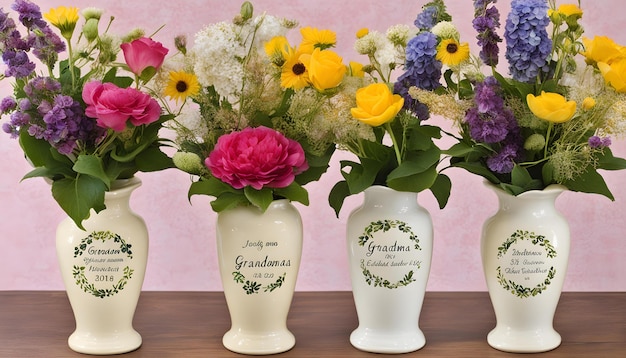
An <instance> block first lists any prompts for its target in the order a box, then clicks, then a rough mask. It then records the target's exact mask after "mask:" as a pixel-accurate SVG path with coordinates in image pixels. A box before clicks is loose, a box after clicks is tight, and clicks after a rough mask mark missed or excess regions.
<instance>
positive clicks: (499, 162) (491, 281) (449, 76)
mask: <svg viewBox="0 0 626 358" xmlns="http://www.w3.org/2000/svg"><path fill="white" fill-rule="evenodd" d="M495 3H496V1H492V0H475V1H474V10H475V12H474V18H473V20H472V25H473V27H474V29H475V30H476V31H477V33H478V35H477V36H476V38H477V39H478V46H479V47H480V53H479V55H478V57H475V56H472V55H471V54H470V48H469V45H468V44H467V43H465V42H461V34H460V33H459V31H458V30H457V29H456V27H455V25H454V24H453V23H452V21H451V19H450V18H449V19H447V20H443V21H442V19H441V18H440V17H438V14H440V13H441V11H442V10H444V11H445V3H444V1H442V0H435V1H431V2H429V3H428V4H426V5H425V6H424V8H423V12H422V13H421V14H420V15H419V16H418V19H417V21H416V22H419V23H420V25H418V26H419V27H420V28H421V29H422V31H421V32H420V35H419V36H421V37H423V38H424V39H427V38H428V39H430V40H429V42H428V46H426V48H425V49H424V50H423V51H421V52H420V53H419V55H418V57H419V58H420V61H427V60H432V61H435V62H436V63H437V65H438V66H439V67H441V68H445V71H444V73H443V75H442V74H441V73H438V74H437V77H436V78H431V80H432V81H433V83H436V86H435V87H434V88H429V87H426V86H419V85H418V86H414V87H411V88H410V89H409V90H408V92H409V95H410V96H411V97H412V98H414V99H415V100H417V101H419V102H421V103H423V104H425V105H426V106H427V107H428V108H429V110H430V112H431V113H433V114H435V115H440V116H443V117H445V118H448V119H450V120H451V121H452V126H453V127H454V128H455V129H456V130H455V131H456V132H458V133H456V134H455V133H448V134H449V135H450V136H452V137H454V138H455V140H456V144H454V145H452V146H451V147H450V148H449V149H446V150H444V153H445V154H446V155H447V156H448V157H449V166H448V168H463V169H465V170H467V171H468V172H469V173H472V174H476V175H479V176H482V177H483V178H484V179H485V183H486V184H487V186H488V187H489V188H491V189H492V190H494V191H495V193H496V194H497V196H498V200H499V203H500V208H499V210H498V212H497V213H496V214H495V215H494V216H493V217H491V218H489V219H488V220H487V221H486V222H485V224H484V225H483V233H482V238H481V253H482V259H483V267H484V269H485V277H486V279H487V283H488V287H489V292H490V297H491V299H492V303H493V304H494V309H495V310H496V318H497V325H496V328H495V329H494V330H492V331H491V332H490V333H489V335H488V342H489V344H490V345H492V346H493V347H494V348H497V349H500V350H504V351H512V352H541V351H547V350H550V349H554V348H555V347H557V346H558V345H559V344H560V342H561V338H560V336H559V335H558V333H556V332H555V331H554V329H553V328H552V318H553V316H554V311H555V309H556V305H557V303H558V299H559V296H560V292H561V289H562V285H563V281H564V277H565V272H566V268H567V261H568V260H567V257H568V255H569V245H570V244H569V240H570V233H569V226H568V224H567V221H566V219H565V218H564V217H563V216H562V215H561V214H560V213H558V212H557V211H556V209H555V208H554V200H555V199H556V197H557V196H558V195H559V194H560V193H561V192H563V191H564V190H569V191H573V192H582V193H595V194H601V195H603V196H605V197H607V198H609V199H611V200H614V197H613V195H612V193H611V191H610V190H609V188H608V187H607V184H606V182H605V181H604V179H603V177H602V175H601V174H600V172H599V170H621V169H624V168H626V160H624V159H623V158H620V157H616V156H614V155H613V153H612V151H611V149H610V145H611V140H612V138H616V137H617V138H619V137H621V136H623V135H624V132H625V131H626V126H625V125H624V120H623V118H624V116H625V115H626V111H625V109H626V106H625V104H626V97H625V96H624V93H626V67H625V66H626V55H625V53H624V51H623V46H620V45H618V44H616V43H615V42H614V41H613V40H612V39H610V38H608V37H606V36H595V37H593V38H587V37H584V36H583V34H584V28H583V26H582V25H581V24H580V22H579V21H580V20H581V19H582V17H583V11H582V9H581V7H580V2H578V4H562V5H559V6H558V7H557V5H556V2H555V1H553V0H550V1H547V0H531V1H521V0H514V1H512V2H511V10H510V13H509V14H508V16H507V18H506V23H505V27H504V40H505V58H506V60H507V62H508V71H509V73H510V77H505V76H503V75H501V74H500V73H499V72H498V71H497V69H496V67H497V65H498V61H499V51H500V48H499V43H500V42H502V41H503V39H502V37H501V36H500V35H499V34H498V28H499V27H500V14H499V11H498V9H497V7H496V6H495ZM423 43H426V41H424V42H423ZM484 68H487V69H488V71H485V72H486V73H487V74H485V73H484V72H483V69H484ZM440 80H443V82H444V83H445V85H440V84H439V81H440ZM451 132H452V131H451ZM445 169H447V168H444V170H445ZM540 203H542V204H540ZM522 208H524V209H522ZM531 214H533V215H531ZM516 216H517V218H516ZM522 217H524V218H526V219H525V221H524V220H521V219H520V218H522ZM507 223H508V224H507ZM509 248H510V250H509ZM527 254H530V255H533V256H536V257H533V260H529V259H527V258H525V259H524V260H521V261H520V260H519V259H520V257H511V256H507V255H527ZM539 257H540V259H538V258H539ZM504 258H507V259H510V260H509V262H510V264H505V263H504V261H503V259H504ZM520 265H521V267H520ZM524 265H535V267H530V266H524ZM524 272H525V273H524ZM535 273H536V274H535ZM516 275H517V276H516ZM512 277H515V278H512ZM517 277H519V279H520V280H527V281H528V282H531V281H533V280H536V281H537V282H536V283H537V285H536V286H535V287H532V285H527V284H523V282H526V281H520V280H518V278H517ZM520 282H522V283H520ZM510 312H525V314H524V316H525V317H526V318H525V319H519V315H518V316H515V315H511V314H509V313H510ZM514 316H515V317H514ZM524 332H526V333H524Z"/></svg>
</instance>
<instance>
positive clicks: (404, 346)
mask: <svg viewBox="0 0 626 358" xmlns="http://www.w3.org/2000/svg"><path fill="white" fill-rule="evenodd" d="M350 344H352V346H354V348H357V349H359V350H362V351H364V352H372V353H392V354H399V353H409V352H414V351H416V350H419V349H420V348H422V347H424V345H425V344H426V338H425V337H424V333H423V332H422V331H420V330H419V329H417V330H412V331H402V332H398V331H395V332H391V333H389V332H386V333H380V332H376V331H374V330H371V329H367V328H357V329H356V330H354V331H353V332H352V334H350Z"/></svg>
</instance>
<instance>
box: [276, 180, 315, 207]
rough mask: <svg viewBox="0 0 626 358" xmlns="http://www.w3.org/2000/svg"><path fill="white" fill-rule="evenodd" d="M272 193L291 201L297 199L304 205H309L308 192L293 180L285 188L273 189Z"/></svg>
mask: <svg viewBox="0 0 626 358" xmlns="http://www.w3.org/2000/svg"><path fill="white" fill-rule="evenodd" d="M274 194H275V195H279V196H282V197H283V198H286V199H289V200H291V201H297V202H299V203H302V204H304V205H309V193H308V192H307V191H306V189H304V188H303V187H302V186H301V185H300V184H298V183H297V182H295V181H294V182H293V183H291V184H290V185H289V186H288V187H286V188H277V189H274Z"/></svg>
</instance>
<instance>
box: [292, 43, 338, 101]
mask: <svg viewBox="0 0 626 358" xmlns="http://www.w3.org/2000/svg"><path fill="white" fill-rule="evenodd" d="M300 60H301V61H302V63H303V64H304V66H305V67H306V68H307V70H308V72H309V82H310V83H311V85H313V87H315V89H317V90H318V91H320V92H323V91H325V90H327V89H331V88H335V87H337V86H339V84H341V81H342V80H343V77H344V76H345V75H346V66H345V65H344V64H343V62H342V61H343V59H342V58H341V56H339V55H337V54H336V53H335V52H333V51H331V50H323V51H322V50H320V49H318V48H316V49H315V50H313V53H312V54H310V55H308V54H303V55H302V56H300Z"/></svg>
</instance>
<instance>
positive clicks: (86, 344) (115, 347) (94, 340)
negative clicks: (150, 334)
mask: <svg viewBox="0 0 626 358" xmlns="http://www.w3.org/2000/svg"><path fill="white" fill-rule="evenodd" d="M67 343H68V345H69V347H70V348H71V349H72V350H73V351H75V352H78V353H84V354H93V355H110V354H121V353H128V352H132V351H134V350H136V349H137V348H139V347H141V343H142V339H141V335H140V334H139V333H137V331H135V330H131V331H124V332H119V331H118V332H116V333H114V334H108V335H99V336H98V335H94V334H93V332H74V333H72V335H70V337H69V338H68V340H67Z"/></svg>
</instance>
